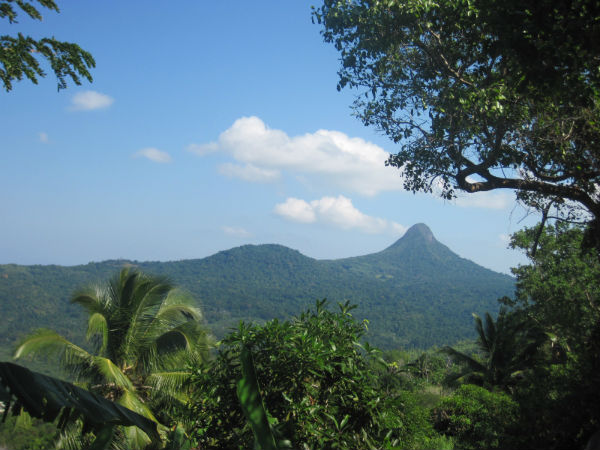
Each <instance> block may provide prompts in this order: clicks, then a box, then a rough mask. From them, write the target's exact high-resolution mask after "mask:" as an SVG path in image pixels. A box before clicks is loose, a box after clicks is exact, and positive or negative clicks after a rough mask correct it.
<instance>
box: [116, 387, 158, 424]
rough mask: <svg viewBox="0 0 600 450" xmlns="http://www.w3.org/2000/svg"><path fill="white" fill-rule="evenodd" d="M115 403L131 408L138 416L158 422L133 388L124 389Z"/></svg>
mask: <svg viewBox="0 0 600 450" xmlns="http://www.w3.org/2000/svg"><path fill="white" fill-rule="evenodd" d="M117 403H118V404H119V405H121V406H124V407H125V408H127V409H130V410H132V411H133V412H135V413H137V414H139V415H140V416H144V417H146V418H148V419H150V420H151V421H153V422H156V423H159V422H158V420H156V417H154V414H152V411H151V410H150V408H149V407H148V406H147V405H146V404H145V403H144V402H142V401H141V400H140V399H139V397H138V396H137V395H136V393H135V391H133V390H130V389H124V390H123V394H122V395H121V397H119V400H117Z"/></svg>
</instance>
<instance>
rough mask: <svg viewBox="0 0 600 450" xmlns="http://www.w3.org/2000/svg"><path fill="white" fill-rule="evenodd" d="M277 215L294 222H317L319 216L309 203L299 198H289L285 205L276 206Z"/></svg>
mask: <svg viewBox="0 0 600 450" xmlns="http://www.w3.org/2000/svg"><path fill="white" fill-rule="evenodd" d="M274 211H275V213H276V214H278V215H280V216H281V217H283V218H285V219H287V220H291V221H292V222H300V223H312V222H316V220H317V215H316V214H315V211H314V209H313V207H312V206H311V205H310V204H308V202H306V201H304V200H302V199H299V198H293V197H290V198H288V199H287V200H286V201H285V202H284V203H279V204H277V205H275V210H274Z"/></svg>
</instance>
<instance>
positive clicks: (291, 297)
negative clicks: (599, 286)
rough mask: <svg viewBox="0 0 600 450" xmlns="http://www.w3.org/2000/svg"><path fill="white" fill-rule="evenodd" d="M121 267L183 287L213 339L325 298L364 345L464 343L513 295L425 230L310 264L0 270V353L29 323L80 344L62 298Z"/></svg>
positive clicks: (79, 321) (281, 254)
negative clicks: (349, 313) (479, 321)
mask: <svg viewBox="0 0 600 450" xmlns="http://www.w3.org/2000/svg"><path fill="white" fill-rule="evenodd" d="M125 265H132V266H135V267H137V268H139V269H140V270H142V271H145V272H148V273H154V274H161V275H167V276H168V277H169V278H170V279H171V280H172V281H173V282H174V283H175V284H177V285H178V286H180V287H181V288H182V289H184V290H186V291H189V292H190V293H191V294H192V295H193V296H194V297H195V298H196V299H197V301H198V303H199V305H200V306H201V307H202V308H203V310H204V312H205V315H206V320H207V323H208V325H209V326H210V327H211V328H212V329H213V332H214V333H215V334H216V335H217V336H223V335H224V334H225V333H226V332H227V329H228V328H229V327H231V326H235V325H236V323H237V322H238V321H240V320H246V321H249V320H252V321H265V320H268V319H271V318H274V317H280V318H285V317H289V316H291V315H294V314H298V313H300V312H301V311H302V310H304V309H306V308H308V307H310V306H313V305H314V302H315V300H316V299H321V298H328V299H329V300H330V301H331V303H332V304H334V305H335V302H338V301H340V302H341V301H345V300H350V301H351V302H352V303H355V304H357V305H358V308H357V309H356V310H354V311H353V314H354V316H355V317H356V318H357V319H359V320H362V319H368V320H369V325H368V326H369V334H368V340H369V341H370V342H371V343H373V344H376V345H378V346H380V347H383V348H394V347H399V346H404V347H429V346H431V345H442V344H447V343H454V342H456V341H457V340H460V339H465V338H468V337H472V336H473V320H472V315H471V314H472V313H473V312H476V313H479V314H482V313H484V312H485V311H492V312H495V311H496V310H497V308H498V306H497V302H496V300H497V299H498V298H500V297H502V296H505V295H508V296H510V295H512V294H513V291H514V279H513V278H511V277H509V276H507V275H503V274H499V273H496V272H493V271H491V270H488V269H485V268H483V267H481V266H478V265H477V264H475V263H473V262H471V261H469V260H466V259H464V258H461V257H459V256H458V255H456V254H455V253H453V252H452V251H451V250H450V249H448V247H446V246H445V245H443V244H441V243H440V242H438V241H437V240H436V239H435V237H434V236H433V234H432V233H431V230H430V229H429V228H428V227H427V226H426V225H424V224H417V225H415V226H413V227H412V228H410V229H409V230H408V231H407V232H406V234H405V235H404V236H403V237H402V238H400V239H399V240H398V241H396V242H395V243H394V244H393V245H391V246H390V247H388V248H386V249H385V250H383V251H381V252H378V253H373V254H370V255H365V256H357V257H352V258H344V259H337V260H316V259H313V258H309V257H307V256H304V255H302V254H301V253H300V252H298V251H296V250H292V249H289V248H287V247H284V246H281V245H245V246H242V247H237V248H233V249H230V250H226V251H222V252H219V253H217V254H215V255H212V256H209V257H207V258H203V259H195V260H185V261H175V262H137V261H124V260H118V261H105V262H101V263H90V264H87V265H82V266H74V267H63V266H18V265H0V317H2V318H3V320H2V321H0V351H1V349H3V350H4V353H5V354H6V352H7V351H8V349H9V348H10V347H11V346H13V345H14V342H15V339H16V338H18V337H19V336H22V335H23V334H24V333H27V332H28V331H29V330H30V329H32V328H37V327H50V328H54V329H56V330H58V331H59V332H61V333H63V334H65V335H67V336H68V337H69V338H71V339H75V340H76V341H81V340H82V338H83V333H84V328H85V324H84V316H83V314H82V312H81V311H80V310H79V308H77V307H74V306H73V305H71V304H70V303H69V298H70V295H71V294H72V292H73V291H74V290H75V289H76V288H78V287H80V286H82V285H85V284H88V283H97V282H102V281H104V280H106V279H107V278H108V277H110V276H112V275H113V274H115V273H116V272H117V271H118V270H120V268H121V267H123V266H125ZM1 356H3V355H2V354H1V353H0V357H1Z"/></svg>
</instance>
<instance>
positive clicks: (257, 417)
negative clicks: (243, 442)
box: [237, 345, 278, 450]
mask: <svg viewBox="0 0 600 450" xmlns="http://www.w3.org/2000/svg"><path fill="white" fill-rule="evenodd" d="M240 361H241V363H242V379H241V380H240V381H239V382H238V385H237V395H238V398H239V400H240V405H241V406H242V410H243V411H244V415H245V416H246V419H247V420H248V422H249V423H250V427H251V428H252V432H253V433H254V439H255V444H256V447H257V448H259V449H260V450H277V448H278V447H277V444H276V441H275V437H274V436H273V432H272V430H271V425H270V424H269V419H268V417H267V412H266V410H265V407H264V405H263V401H262V396H261V395H260V388H259V386H258V379H257V378H256V369H255V368H254V361H253V359H252V353H251V352H250V349H248V347H246V346H245V345H243V346H242V351H241V354H240Z"/></svg>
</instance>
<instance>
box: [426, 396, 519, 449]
mask: <svg viewBox="0 0 600 450" xmlns="http://www.w3.org/2000/svg"><path fill="white" fill-rule="evenodd" d="M518 417H519V406H518V404H517V403H516V402H515V401H514V400H513V399H511V398H510V397H509V396H508V395H507V394H505V393H500V392H490V391H488V390H486V389H484V388H482V387H479V386H475V385H472V384H467V385H463V386H461V387H460V388H458V390H457V391H456V392H455V393H454V394H453V395H451V396H450V397H447V398H445V399H443V400H442V401H441V402H440V404H439V405H438V406H437V407H436V408H435V409H434V410H433V411H432V418H433V421H434V426H435V429H436V430H438V431H440V432H441V433H444V434H446V435H448V436H452V437H454V438H455V439H456V445H457V447H458V448H461V449H465V450H471V449H473V450H474V449H480V448H489V449H492V448H506V449H509V448H521V447H519V444H517V443H516V442H515V441H513V440H512V439H513V436H514V433H515V431H516V430H517V429H518V425H519V422H518Z"/></svg>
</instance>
